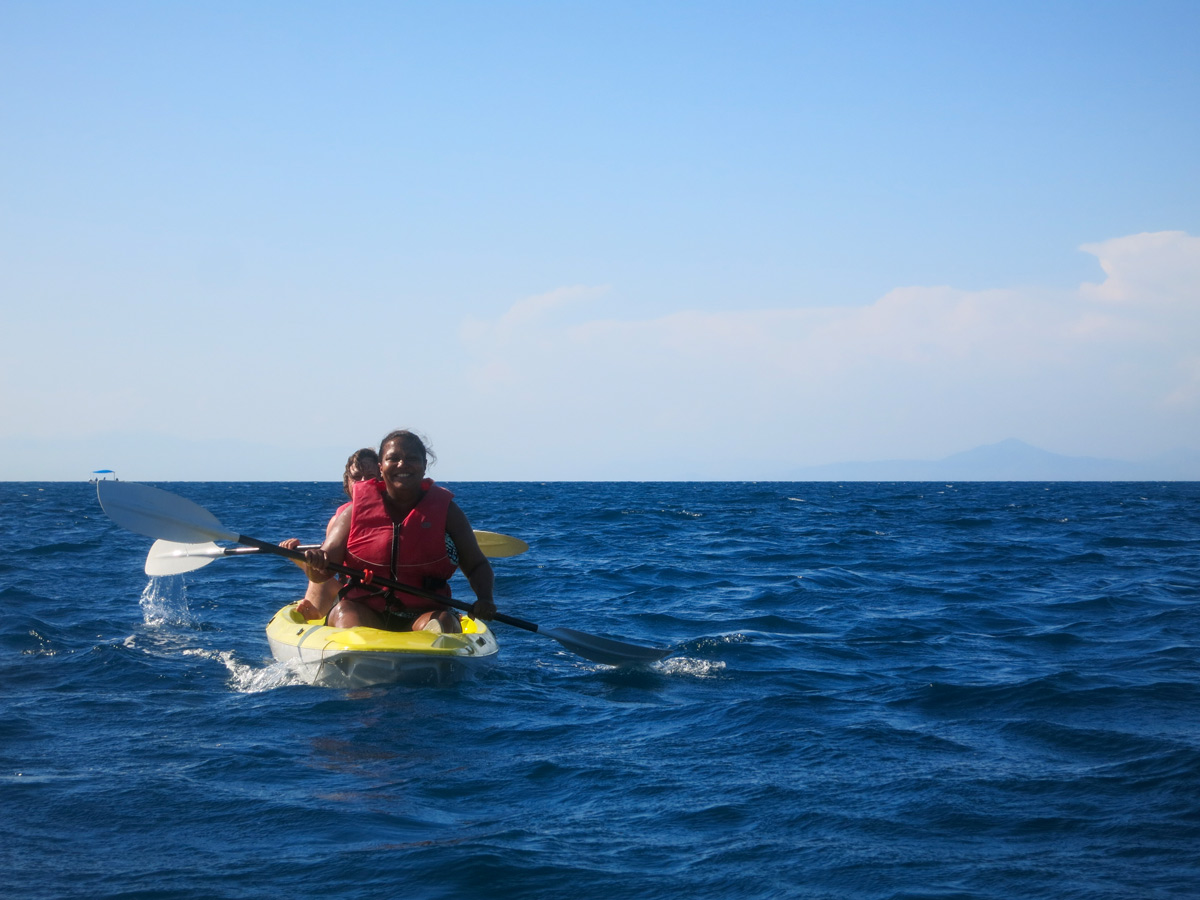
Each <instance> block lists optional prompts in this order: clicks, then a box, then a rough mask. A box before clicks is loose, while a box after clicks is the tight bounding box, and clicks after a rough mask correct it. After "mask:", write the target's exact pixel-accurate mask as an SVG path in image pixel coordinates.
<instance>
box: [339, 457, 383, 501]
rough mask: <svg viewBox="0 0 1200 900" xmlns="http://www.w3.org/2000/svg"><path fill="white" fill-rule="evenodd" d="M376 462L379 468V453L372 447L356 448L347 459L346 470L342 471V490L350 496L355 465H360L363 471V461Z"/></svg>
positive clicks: (359, 467) (360, 469) (376, 466)
mask: <svg viewBox="0 0 1200 900" xmlns="http://www.w3.org/2000/svg"><path fill="white" fill-rule="evenodd" d="M364 462H369V463H375V468H377V469H378V468H379V454H378V453H376V452H375V451H374V450H372V449H371V448H370V447H363V448H362V449H361V450H355V451H354V452H353V453H351V454H350V458H349V459H348V460H346V470H345V471H344V472H343V473H342V490H344V491H345V492H346V496H347V497H350V496H352V494H351V493H350V469H351V467H353V466H358V470H359V471H360V472H361V471H362V468H363V463H364Z"/></svg>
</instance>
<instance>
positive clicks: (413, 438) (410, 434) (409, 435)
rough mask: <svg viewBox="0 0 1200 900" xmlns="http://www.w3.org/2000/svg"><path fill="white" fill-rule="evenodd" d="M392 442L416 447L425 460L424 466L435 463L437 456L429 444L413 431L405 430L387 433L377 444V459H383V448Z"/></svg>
mask: <svg viewBox="0 0 1200 900" xmlns="http://www.w3.org/2000/svg"><path fill="white" fill-rule="evenodd" d="M393 441H400V442H403V443H405V444H408V445H410V446H413V447H416V448H417V449H418V450H420V451H421V456H422V457H423V458H424V459H425V464H426V465H430V466H431V465H433V464H434V463H435V462H437V454H436V453H434V452H433V448H432V447H430V446H429V442H428V441H427V440H426V439H425V438H423V437H421V436H420V435H419V434H417V433H416V432H415V431H409V430H408V429H407V428H400V429H397V430H396V431H389V432H388V433H387V434H386V435H384V438H383V440H382V441H380V442H379V457H380V459H382V458H383V448H384V447H386V446H387V445H388V444H390V443H392V442H393Z"/></svg>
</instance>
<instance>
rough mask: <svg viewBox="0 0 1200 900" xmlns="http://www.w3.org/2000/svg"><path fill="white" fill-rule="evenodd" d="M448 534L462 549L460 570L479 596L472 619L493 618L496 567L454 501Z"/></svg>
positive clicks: (448, 517) (449, 517) (459, 555)
mask: <svg viewBox="0 0 1200 900" xmlns="http://www.w3.org/2000/svg"><path fill="white" fill-rule="evenodd" d="M446 533H447V534H448V535H450V539H451V540H452V541H454V546H455V547H457V548H458V567H459V568H460V569H462V573H463V574H464V575H466V576H467V581H468V582H469V583H470V585H471V590H472V591H474V592H475V605H474V607H473V609H472V612H471V615H472V617H473V618H478V619H490V618H492V616H494V615H495V614H496V604H495V601H494V600H493V599H492V591H493V588H494V587H495V583H496V575H495V573H494V572H493V571H492V564H491V563H490V562H488V558H487V557H486V556H484V555H483V551H482V550H480V549H479V541H477V540H476V539H475V532H474V531H473V530H472V529H471V523H470V522H469V521H468V520H467V516H466V513H464V512H463V511H462V510H461V509H459V508H458V504H457V503H455V502H454V501H450V508H449V509H448V510H447V511H446Z"/></svg>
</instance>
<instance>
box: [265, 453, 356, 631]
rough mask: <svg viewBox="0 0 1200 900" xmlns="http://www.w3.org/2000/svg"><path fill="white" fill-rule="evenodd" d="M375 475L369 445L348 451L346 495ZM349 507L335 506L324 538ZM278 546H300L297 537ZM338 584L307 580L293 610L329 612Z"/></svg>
mask: <svg viewBox="0 0 1200 900" xmlns="http://www.w3.org/2000/svg"><path fill="white" fill-rule="evenodd" d="M378 477H379V454H378V453H376V452H375V451H374V450H373V449H372V448H370V447H363V448H362V449H361V450H355V451H354V452H353V453H351V454H350V458H349V459H347V460H346V469H345V471H344V472H342V490H343V491H345V493H346V496H347V497H349V496H351V494H350V488H351V486H352V485H354V484H357V483H358V482H360V481H367V480H371V481H373V480H375V479H376V478H378ZM349 508H350V503H349V502H346V503H343V504H342V505H341V506H339V507H338V508H337V512H335V513H334V514H333V516H332V517H330V519H329V522H328V524H326V526H325V537H326V539H328V538H329V535H330V534H331V533H332V531H333V523H334V522H336V521H337V517H338V516H339V515H340V514H341V513H342V512H344V511H345V510H347V509H349ZM279 546H280V547H287V548H288V549H289V550H295V549H296V548H297V547H298V546H300V539H299V538H288V539H287V540H286V541H280V542H279ZM296 565H298V566H300V568H301V569H305V570H306V571H307V569H306V567H305V566H304V565H303V564H302V563H296ZM339 587H341V584H340V583H339V582H338V581H337V580H336V579H334V578H329V579H326V580H325V581H322V582H315V581H309V582H308V589H307V590H306V591H305V592H304V599H303V600H301V601H300V603H299V604H297V606H296V610H297V611H298V612H299V613H300V614H301V615H302V616H304V618H306V619H320V618H322V617H324V616H327V615H329V611H330V610H331V609H333V605H334V604H335V603H337V595H338V588H339Z"/></svg>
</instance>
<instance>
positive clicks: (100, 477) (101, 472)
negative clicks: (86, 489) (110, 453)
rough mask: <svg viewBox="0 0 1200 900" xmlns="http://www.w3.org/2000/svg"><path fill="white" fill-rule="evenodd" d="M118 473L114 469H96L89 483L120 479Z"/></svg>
mask: <svg viewBox="0 0 1200 900" xmlns="http://www.w3.org/2000/svg"><path fill="white" fill-rule="evenodd" d="M110 476H111V477H110ZM118 480H119V479H118V478H117V473H116V472H114V471H113V470H112V469H96V470H95V471H94V472H92V477H91V478H89V479H88V484H95V483H96V482H97V481H118Z"/></svg>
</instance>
